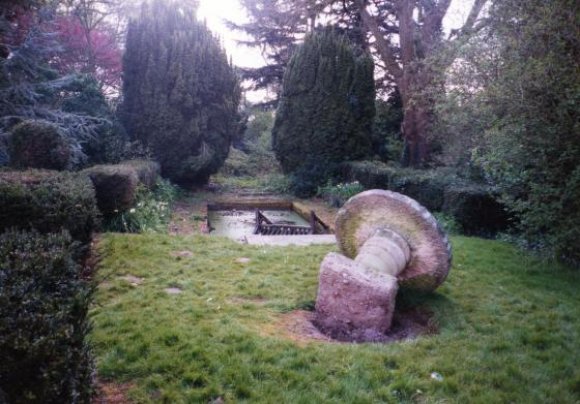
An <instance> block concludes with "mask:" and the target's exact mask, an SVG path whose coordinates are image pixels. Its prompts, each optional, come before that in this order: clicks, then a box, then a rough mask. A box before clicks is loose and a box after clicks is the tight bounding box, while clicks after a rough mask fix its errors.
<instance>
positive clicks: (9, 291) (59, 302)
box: [0, 231, 94, 404]
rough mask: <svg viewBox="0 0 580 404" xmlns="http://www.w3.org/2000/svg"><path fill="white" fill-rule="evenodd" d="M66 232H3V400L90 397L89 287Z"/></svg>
mask: <svg viewBox="0 0 580 404" xmlns="http://www.w3.org/2000/svg"><path fill="white" fill-rule="evenodd" d="M75 248H76V247H75V244H74V243H73V242H72V239H71V238H70V236H69V235H68V233H66V232H63V233H57V234H46V235H41V234H40V233H38V232H36V231H32V232H20V231H7V232H5V233H2V234H0V357H1V358H2V360H1V361H0V401H2V402H8V403H15V404H18V403H38V404H41V403H88V402H90V399H91V395H92V388H93V379H94V365H93V359H92V352H91V347H90V345H89V343H88V342H87V339H86V338H87V334H88V332H89V321H88V315H87V314H88V308H89V303H90V299H91V295H92V290H93V289H92V286H91V285H90V284H89V282H88V281H87V280H86V279H84V278H83V275H82V267H81V266H80V265H79V264H77V263H76V262H75V260H78V259H79V253H78V252H77V251H75Z"/></svg>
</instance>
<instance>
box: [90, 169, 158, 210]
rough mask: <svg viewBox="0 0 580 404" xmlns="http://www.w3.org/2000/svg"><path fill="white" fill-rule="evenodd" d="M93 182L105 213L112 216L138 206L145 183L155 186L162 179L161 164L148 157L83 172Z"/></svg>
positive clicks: (99, 205)
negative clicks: (139, 192) (160, 177)
mask: <svg viewBox="0 0 580 404" xmlns="http://www.w3.org/2000/svg"><path fill="white" fill-rule="evenodd" d="M83 173H85V174H86V175H87V176H88V177H89V178H90V179H91V181H92V183H93V185H94V187H95V191H96V197H97V205H98V207H99V210H100V211H101V213H102V214H103V215H104V216H106V217H110V216H113V215H115V214H117V213H120V212H124V211H127V210H129V209H130V208H132V207H133V206H134V205H135V200H136V198H137V188H138V186H139V185H140V184H141V185H143V186H145V187H146V188H148V189H152V188H153V187H154V186H155V184H156V183H157V180H158V178H159V164H157V163H155V162H153V161H147V160H132V161H125V162H122V163H120V164H110V165H98V166H94V167H91V168H88V169H86V170H84V171H83Z"/></svg>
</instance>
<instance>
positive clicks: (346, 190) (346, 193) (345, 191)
mask: <svg viewBox="0 0 580 404" xmlns="http://www.w3.org/2000/svg"><path fill="white" fill-rule="evenodd" d="M362 191H364V188H363V186H362V185H361V184H360V183H359V182H358V181H354V182H347V183H339V184H336V185H333V184H332V183H331V182H328V183H327V184H326V185H325V186H323V187H319V188H318V196H320V197H321V198H322V199H324V200H325V201H326V202H328V203H329V204H330V205H331V206H334V207H337V208H339V207H341V206H342V205H344V203H345V202H346V201H348V200H349V198H351V197H353V196H355V195H356V194H358V193H360V192H362Z"/></svg>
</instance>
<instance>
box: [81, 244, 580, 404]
mask: <svg viewBox="0 0 580 404" xmlns="http://www.w3.org/2000/svg"><path fill="white" fill-rule="evenodd" d="M453 242H454V251H455V259H454V267H453V269H452V272H451V273H450V276H449V278H448V280H447V282H446V283H445V284H444V285H443V286H442V287H441V288H440V289H439V290H438V291H437V292H436V293H434V294H431V295H424V296H417V295H409V294H405V295H403V296H402V299H401V302H400V303H401V304H414V305H422V306H426V307H429V308H430V309H432V310H433V311H434V313H435V318H436V321H437V322H438V324H439V333H438V334H437V335H432V336H426V337H421V338H418V339H416V340H414V341H404V342H399V343H393V344H390V345H380V344H360V345H356V344H328V343H323V342H314V343H310V344H298V343H296V342H293V341H292V340H290V339H288V338H287V336H285V334H284V333H283V332H282V331H280V333H279V334H278V333H277V332H276V328H275V326H274V324H277V323H279V318H280V316H281V315H282V313H285V312H288V311H290V310H293V309H295V308H303V307H310V306H312V303H313V301H314V299H315V296H316V287H317V274H318V267H319V263H320V261H321V259H322V258H323V256H324V255H325V254H326V253H327V252H328V251H329V250H330V249H332V247H329V246H313V247H307V248H304V247H303V248H298V247H296V248H280V247H279V248H274V247H271V248H264V247H252V246H243V245H239V244H236V243H234V242H231V241H229V240H225V239H220V238H212V237H203V236H196V237H171V236H166V235H155V234H146V235H117V234H116V235H112V234H110V235H105V236H104V238H103V240H102V241H101V243H100V250H101V253H102V256H103V261H102V264H101V266H100V270H99V272H98V277H99V280H100V281H101V285H100V287H99V290H98V293H97V301H96V304H95V306H94V308H93V310H92V318H93V321H94V329H93V332H92V340H93V342H94V345H95V350H96V354H97V358H98V372H99V375H100V377H101V378H102V379H106V380H107V379H108V380H113V381H116V382H129V383H131V384H132V385H133V388H132V389H131V390H130V392H129V395H130V398H131V399H132V400H134V401H136V402H168V403H169V402H170V403H181V402H191V403H197V402H208V401H211V400H214V399H216V398H218V397H221V398H222V399H223V400H225V402H252V403H255V402H257V403H260V402H262V403H324V402H328V403H376V402H428V403H431V402H457V403H465V402H475V403H498V402H500V403H501V402H506V403H507V402H516V403H545V402H557V403H574V402H578V400H579V398H580V357H579V355H580V352H579V350H580V348H579V347H580V304H579V303H580V293H579V292H578V287H579V285H580V277H579V275H578V273H574V272H571V271H568V270H566V269H563V268H556V267H551V266H550V265H548V264H545V263H542V262H540V261H537V260H535V259H533V258H530V257H527V256H523V255H521V254H520V253H518V252H517V251H516V250H515V249H514V248H513V247H511V246H509V245H507V244H503V243H499V242H495V241H486V240H481V239H475V238H464V237H455V238H454V239H453ZM180 251H181V252H183V251H191V252H192V253H193V255H192V256H191V257H179V256H174V255H175V254H172V253H175V252H180ZM182 255H183V254H182ZM240 257H247V258H250V262H248V263H245V264H244V263H238V262H237V261H236V260H237V259H238V258H240ZM124 275H133V276H137V277H141V278H143V282H142V284H141V285H139V286H131V285H130V284H129V282H127V281H126V280H123V279H122V278H121V277H122V276H124ZM168 287H178V288H180V289H181V290H182V293H181V294H178V295H169V294H167V293H166V292H165V291H164V289H165V288H168ZM432 372H437V373H439V374H441V375H442V377H443V380H442V381H437V380H435V379H433V378H431V373H432Z"/></svg>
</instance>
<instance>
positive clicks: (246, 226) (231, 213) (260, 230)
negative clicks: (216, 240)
mask: <svg viewBox="0 0 580 404" xmlns="http://www.w3.org/2000/svg"><path fill="white" fill-rule="evenodd" d="M207 228H208V230H209V233H210V234H211V235H215V236H224V237H230V238H233V239H236V240H238V239H243V238H244V237H246V236H250V235H254V234H258V235H285V236H293V235H307V234H308V235H316V234H328V233H331V232H330V229H329V227H328V226H327V225H326V224H325V223H324V222H322V221H321V220H320V219H319V218H318V216H316V214H315V213H314V212H313V211H303V210H300V209H298V208H295V206H294V204H293V203H292V202H281V201H270V202H267V201H266V202H264V201H260V203H255V202H254V203H243V202H233V203H232V202H230V203H218V204H210V205H208V206H207Z"/></svg>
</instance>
